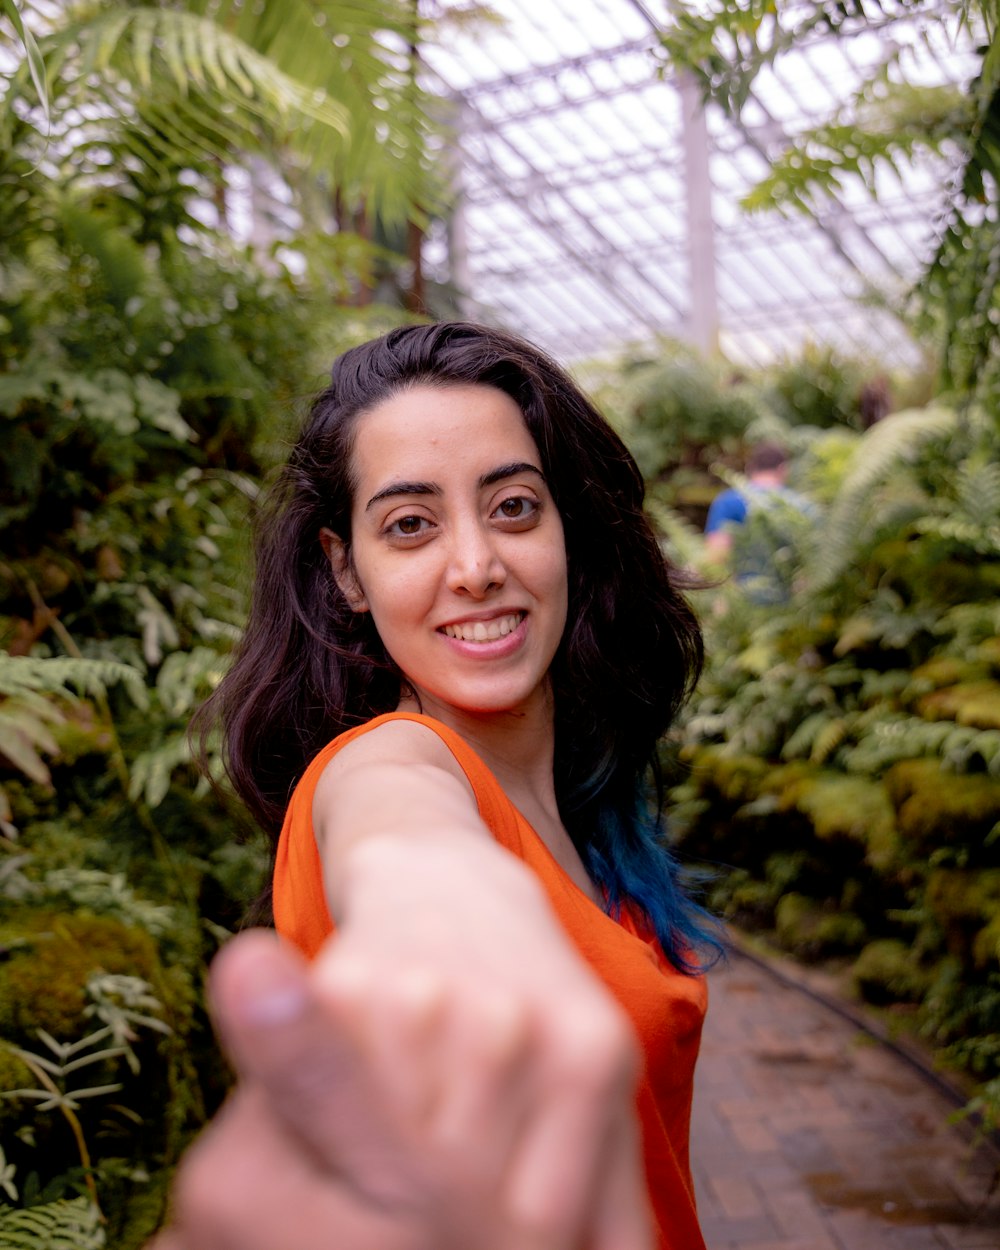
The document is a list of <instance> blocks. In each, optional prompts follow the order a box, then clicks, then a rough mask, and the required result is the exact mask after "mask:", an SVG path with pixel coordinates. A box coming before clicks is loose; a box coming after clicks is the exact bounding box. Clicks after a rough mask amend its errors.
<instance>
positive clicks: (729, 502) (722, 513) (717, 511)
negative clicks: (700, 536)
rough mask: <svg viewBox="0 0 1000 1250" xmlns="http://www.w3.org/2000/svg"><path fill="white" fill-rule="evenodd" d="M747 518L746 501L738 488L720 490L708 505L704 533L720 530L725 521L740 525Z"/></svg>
mask: <svg viewBox="0 0 1000 1250" xmlns="http://www.w3.org/2000/svg"><path fill="white" fill-rule="evenodd" d="M746 519H747V501H746V500H745V499H744V498H743V496H742V495H741V494H740V492H739V491H738V490H733V489H732V488H731V487H730V489H729V490H724V491H722V493H721V494H718V495H716V496H715V498H714V499H713V500H712V502H711V504H710V505H709V509H708V519H707V520H706V521H705V533H706V534H714V533H715V532H716V531H717V530H721V529H722V527H723V526H724V525H725V524H727V522H732V523H733V524H734V525H742V524H743V522H744V521H745V520H746Z"/></svg>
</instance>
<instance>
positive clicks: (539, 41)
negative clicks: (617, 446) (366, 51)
mask: <svg viewBox="0 0 1000 1250" xmlns="http://www.w3.org/2000/svg"><path fill="white" fill-rule="evenodd" d="M658 3H659V6H660V7H661V8H662V9H663V11H664V12H665V9H666V4H665V0H658ZM430 7H431V8H432V11H436V13H437V15H439V16H441V17H443V18H445V19H447V18H448V17H449V16H452V17H454V16H456V13H455V12H454V11H458V10H467V9H468V7H469V6H468V4H467V3H465V2H463V0H434V3H433V4H431V6H430ZM490 8H491V9H492V10H493V11H494V12H495V13H496V14H497V15H498V17H499V19H500V20H499V21H498V22H478V23H477V22H472V23H459V22H455V23H453V29H454V34H453V35H452V36H451V37H450V39H447V41H444V40H443V41H442V42H440V43H438V44H435V45H432V46H430V47H428V48H427V49H426V53H425V60H426V67H427V77H428V84H429V86H430V87H431V88H432V89H433V90H435V91H437V92H439V93H440V94H442V95H444V96H446V97H448V98H449V99H450V100H451V101H452V102H453V105H454V116H455V118H456V123H455V124H456V130H457V148H458V151H457V156H456V158H455V167H456V181H457V184H458V188H457V189H458V192H459V209H458V218H457V219H456V221H455V223H454V224H453V229H452V230H451V232H450V236H449V244H448V247H447V248H445V247H444V246H441V247H440V248H439V249H438V254H437V255H435V254H434V250H433V248H432V249H431V255H430V257H429V260H430V264H431V267H432V268H433V269H434V270H435V271H436V272H437V273H438V275H439V276H441V277H444V278H446V279H448V280H450V281H451V282H452V283H453V284H454V285H456V286H458V287H459V288H460V289H461V290H462V292H463V295H464V299H465V302H466V306H467V310H468V312H469V313H470V315H475V316H478V317H480V318H483V319H486V320H493V321H497V322H500V323H502V324H506V325H508V326H510V327H511V328H513V329H516V330H518V331H520V332H521V333H523V334H526V335H527V336H528V337H529V338H532V339H534V340H535V341H536V342H539V343H541V344H543V345H544V346H546V347H548V348H549V349H550V350H552V351H553V352H555V353H556V354H557V355H559V356H561V357H562V358H564V359H568V360H577V359H582V358H586V357H594V356H600V355H604V354H607V353H611V352H614V351H617V350H619V349H621V348H623V347H626V346H628V345H635V344H643V343H648V342H649V341H651V340H652V339H654V338H655V337H657V336H660V335H663V336H669V337H672V338H679V339H685V340H688V341H690V342H692V343H695V344H696V345H698V346H700V347H702V348H707V349H711V348H713V347H715V346H718V347H720V348H721V349H722V350H723V351H724V352H725V354H726V355H727V356H728V357H730V358H731V359H733V360H734V361H736V362H739V363H744V364H757V363H763V362H766V361H768V360H771V359H774V358H776V357H780V356H784V355H788V354H792V353H794V352H796V351H798V350H800V349H801V348H802V346H803V345H804V344H805V343H807V342H814V343H822V344H828V345H830V346H831V347H834V348H836V349H838V350H840V351H842V352H844V353H848V354H854V355H859V354H860V355H868V356H872V357H875V358H877V359H879V360H881V361H883V362H885V363H887V364H898V363H904V362H911V361H913V360H914V359H915V358H916V356H917V354H918V353H917V350H916V348H915V347H914V344H913V343H912V342H911V340H910V339H909V337H908V335H907V333H906V330H905V328H904V326H903V325H902V323H901V321H900V320H899V318H898V317H897V316H896V315H895V314H894V313H893V311H892V309H893V307H894V306H896V305H897V304H898V301H899V300H900V299H901V298H902V296H903V294H904V293H905V291H906V289H907V287H908V286H909V284H910V283H911V282H912V281H913V279H914V278H915V276H916V275H917V274H918V273H919V271H920V267H921V265H922V263H923V262H924V261H925V260H926V259H927V257H928V256H929V254H930V251H931V249H932V247H933V224H934V221H935V219H936V218H937V217H938V216H939V215H940V211H941V206H942V203H943V198H944V188H945V185H946V181H947V177H948V174H949V173H950V168H949V166H948V163H947V162H946V161H944V160H942V159H939V158H934V159H931V158H928V159H927V160H926V161H925V162H924V163H923V164H922V165H920V166H919V167H915V168H914V169H912V170H907V171H901V172H900V173H899V174H898V175H886V176H884V177H882V179H881V181H880V184H879V187H878V190H879V195H878V199H875V198H874V197H872V196H870V195H869V194H868V193H867V191H865V189H864V188H861V187H858V188H848V189H845V190H844V191H842V192H841V193H840V194H839V195H838V196H837V197H835V198H832V199H830V200H829V201H827V202H826V203H824V204H823V205H822V206H820V207H819V208H818V210H817V212H816V215H815V217H814V218H812V219H809V218H806V217H804V216H786V215H779V214H777V213H766V214H755V215H753V216H750V215H748V214H747V213H745V212H744V211H743V210H742V209H741V207H740V206H739V201H740V199H741V197H742V196H743V195H744V194H745V193H746V192H747V191H748V190H749V189H750V188H751V187H752V186H753V185H754V183H755V182H756V181H758V180H759V179H760V178H761V177H762V176H763V175H764V173H765V172H766V170H767V168H768V157H769V156H771V155H773V154H774V153H776V152H777V151H780V150H781V148H782V147H783V146H784V145H785V144H786V143H787V141H788V138H789V136H793V135H795V134H796V133H798V132H800V131H802V130H804V129H806V128H807V127H809V126H811V125H815V124H817V123H818V122H820V121H821V120H824V119H825V118H826V117H827V116H828V115H829V113H830V112H831V110H832V109H833V108H835V107H836V106H837V105H838V103H842V102H843V101H844V100H845V99H846V98H848V96H849V95H850V94H851V93H852V92H853V90H854V89H855V88H856V87H857V86H858V85H859V84H860V83H861V82H863V81H864V80H865V79H866V78H867V76H868V74H869V71H870V70H871V69H872V67H873V66H874V65H875V64H877V63H878V62H879V61H880V60H881V57H882V55H883V53H884V51H885V43H884V40H885V39H886V38H887V37H888V36H887V34H886V33H885V32H884V31H880V30H879V29H877V28H876V27H872V26H869V27H865V28H861V29H859V30H858V31H857V32H856V33H854V34H852V35H850V36H846V37H843V36H842V37H840V38H838V39H837V40H833V41H826V42H823V41H820V40H816V41H815V42H813V43H811V44H810V45H809V46H808V47H806V48H804V49H803V50H801V51H797V52H795V53H789V54H788V55H787V56H785V57H783V58H782V59H781V60H779V61H778V62H777V64H776V66H775V67H774V68H772V69H770V70H768V71H766V72H765V73H762V74H761V75H760V77H759V78H758V80H757V82H756V84H755V87H754V92H753V94H752V96H751V98H750V99H749V100H748V102H747V104H746V106H745V108H744V109H743V111H742V114H741V116H740V118H739V119H738V120H733V119H732V118H729V117H727V116H725V115H724V114H723V113H722V112H721V111H720V110H718V109H716V108H715V107H714V106H710V107H709V109H708V110H702V109H701V108H700V106H699V103H698V100H697V93H696V92H695V91H694V89H693V86H692V84H690V83H686V82H684V81H679V80H678V79H677V78H676V77H671V76H667V75H660V74H658V72H657V61H656V59H655V56H654V49H655V48H656V46H657V40H656V29H657V12H656V9H655V8H654V6H653V5H652V4H645V3H642V2H641V0H491V3H490ZM444 29H445V30H447V29H448V23H447V20H446V21H445V24H444ZM892 38H893V39H894V40H896V41H897V44H899V43H900V42H901V43H902V44H903V45H904V46H903V51H902V55H903V56H904V57H905V59H906V64H907V72H908V75H909V77H910V79H911V80H914V79H917V80H919V81H924V82H928V83H938V82H955V81H958V82H962V81H963V80H964V79H966V78H967V77H968V76H969V74H970V73H971V65H970V60H969V57H968V56H966V55H963V54H962V53H961V51H959V50H956V48H954V47H940V48H935V47H934V46H933V44H932V43H931V41H930V40H928V39H927V38H926V36H925V33H924V32H920V31H918V30H917V29H915V28H914V29H913V30H912V31H909V32H907V30H906V29H903V30H900V28H899V26H898V25H897V26H894V27H893V28H892Z"/></svg>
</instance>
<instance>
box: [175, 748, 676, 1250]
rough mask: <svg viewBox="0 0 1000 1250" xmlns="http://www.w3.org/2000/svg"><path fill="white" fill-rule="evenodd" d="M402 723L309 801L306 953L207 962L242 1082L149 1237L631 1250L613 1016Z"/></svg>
mask: <svg viewBox="0 0 1000 1250" xmlns="http://www.w3.org/2000/svg"><path fill="white" fill-rule="evenodd" d="M393 728H394V729H395V728H396V726H393ZM415 728H416V729H417V731H418V734H419V739H420V741H418V740H417V739H415V738H414V737H413V736H412V735H411V736H410V737H409V738H407V737H406V736H401V735H395V738H394V739H393V740H390V738H391V736H390V735H385V736H384V739H383V742H382V744H381V749H380V750H375V751H372V750H369V751H367V752H354V758H353V759H351V758H350V757H348V758H345V759H341V757H340V756H338V757H336V758H335V759H334V761H333V764H332V765H331V767H330V768H329V769H328V776H324V779H323V782H321V785H320V787H319V789H318V791H317V796H316V804H315V807H314V815H315V818H316V829H317V840H318V842H319V845H320V847H321V854H322V856H323V859H324V869H325V875H326V878H327V880H328V882H329V894H330V902H331V910H332V912H333V914H334V915H335V917H336V918H337V922H338V934H337V936H336V937H335V938H333V939H332V940H331V941H330V943H329V944H328V945H327V947H326V948H325V949H324V950H323V951H322V952H321V953H320V955H319V957H318V958H317V960H316V961H315V962H314V964H313V965H311V966H310V967H309V968H306V967H304V966H303V965H301V964H300V963H299V962H298V961H297V959H296V958H295V957H293V956H292V954H291V953H290V952H288V951H287V950H284V949H282V948H280V947H271V946H269V947H268V948H267V949H266V950H265V948H264V945H263V943H265V942H267V941H268V939H266V938H263V937H261V936H259V935H246V936H245V937H242V938H238V939H236V940H235V941H234V942H233V943H231V944H230V945H229V947H228V948H227V949H226V951H224V952H223V954H222V956H220V960H219V963H218V966H217V969H216V972H215V975H214V977H213V996H214V1001H215V1004H216V1010H217V1013H218V1018H219V1024H220V1029H221V1032H222V1036H223V1038H224V1040H225V1041H226V1043H227V1045H228V1048H229V1050H230V1052H231V1054H232V1056H233V1059H234V1062H235V1065H236V1068H237V1071H238V1072H239V1074H240V1077H241V1084H240V1086H239V1087H238V1090H237V1092H236V1094H235V1095H234V1097H233V1099H232V1100H231V1101H230V1103H229V1104H228V1106H227V1108H226V1109H225V1110H224V1112H223V1113H222V1115H221V1117H220V1118H219V1119H218V1120H217V1122H216V1123H215V1125H213V1127H212V1128H211V1129H210V1130H209V1131H208V1133H207V1134H206V1135H205V1137H204V1139H203V1141H202V1143H201V1144H200V1145H198V1146H196V1148H195V1150H194V1152H193V1155H192V1157H191V1159H190V1161H189V1162H188V1164H187V1165H186V1167H185V1168H184V1170H183V1173H182V1178H181V1181H180V1183H179V1186H178V1189H177V1200H176V1210H177V1221H178V1223H177V1232H176V1233H174V1234H171V1235H170V1236H172V1237H174V1238H175V1239H176V1240H174V1241H169V1240H168V1241H166V1242H164V1243H162V1244H160V1245H158V1246H157V1250H217V1248H218V1250H228V1247H229V1246H230V1245H232V1246H233V1247H234V1248H235V1247H237V1246H238V1247H239V1248H240V1250H257V1247H260V1250H273V1247H274V1246H275V1245H279V1244H280V1245H281V1247H282V1250H313V1248H314V1247H315V1250H320V1247H322V1248H323V1250H328V1247H329V1246H330V1245H331V1244H332V1245H335V1246H336V1247H337V1250H536V1248H537V1250H542V1248H543V1247H544V1250H649V1246H650V1245H651V1240H650V1233H649V1225H648V1213H647V1199H646V1195H645V1183H644V1177H643V1168H642V1164H641V1159H640V1154H639V1148H638V1141H637V1136H638V1134H637V1126H636V1122H635V1115H634V1102H633V1100H634V1082H635V1075H636V1070H637V1056H636V1047H635V1042H634V1039H633V1037H632V1034H631V1029H630V1027H629V1025H628V1023H627V1021H626V1020H625V1018H624V1016H623V1014H622V1012H621V1010H620V1008H619V1007H618V1006H617V1004H616V1003H615V1002H614V1001H613V1000H612V999H611V997H610V995H609V994H608V992H607V991H606V989H605V988H604V987H603V985H601V984H600V983H599V982H598V981H597V979H596V978H595V977H594V975H593V974H592V973H591V972H590V970H589V969H588V968H587V967H586V966H585V965H584V963H583V962H582V960H581V959H580V957H579V955H578V954H577V952H576V951H575V949H574V948H573V947H572V946H571V945H570V943H569V941H568V939H567V938H566V936H565V934H564V933H563V931H562V929H561V928H560V926H559V924H558V922H557V921H556V919H555V917H554V915H553V913H552V911H551V909H550V907H549V904H548V902H547V900H546V898H545V897H544V895H543V893H542V890H541V888H540V886H539V885H538V883H537V882H536V881H535V879H534V878H533V876H532V875H531V874H530V873H529V872H528V871H527V870H526V869H525V868H524V867H523V865H521V864H520V863H518V862H517V861H516V860H514V859H513V858H512V857H511V856H509V855H508V854H506V853H505V852H503V851H502V850H500V849H499V848H498V847H497V846H496V844H495V843H494V842H493V841H492V839H491V838H490V836H489V834H488V832H487V831H486V830H485V829H484V828H483V826H482V825H481V822H480V821H479V817H478V813H477V811H476V808H475V803H474V801H473V799H472V796H471V793H470V792H469V790H468V787H467V783H465V781H464V777H462V776H461V775H460V774H459V773H458V769H457V765H454V766H453V761H452V758H451V756H450V753H448V752H447V750H446V748H444V747H443V746H441V748H440V749H441V751H442V752H443V753H444V754H443V755H439V754H437V751H438V747H437V746H436V745H435V744H436V743H439V741H440V740H439V739H437V738H436V737H435V736H434V735H432V734H430V732H429V731H427V730H424V729H421V728H420V727H419V726H417V727H415ZM379 732H381V731H379ZM375 736H376V735H375V734H372V735H366V736H365V738H362V739H359V740H357V743H355V744H351V745H352V747H353V746H355V745H360V744H361V743H364V742H365V739H366V738H375ZM423 740H427V741H425V742H424V744H423V745H420V742H421V741H423ZM397 750H399V751H402V752H403V754H402V756H401V757H397V755H396V751H397ZM414 751H416V758H414ZM346 754H347V749H345V751H344V752H343V753H342V755H344V756H346ZM445 757H447V758H445ZM338 761H339V763H338ZM333 765H336V767H333ZM269 1174H270V1176H271V1179H270V1180H268V1179H267V1176H268V1175H269ZM279 1182H280V1183H279ZM276 1208H277V1209H276Z"/></svg>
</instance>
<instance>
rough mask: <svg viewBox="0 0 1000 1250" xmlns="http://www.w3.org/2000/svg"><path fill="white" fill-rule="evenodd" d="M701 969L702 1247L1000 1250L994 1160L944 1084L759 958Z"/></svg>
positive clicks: (698, 1168) (696, 1165)
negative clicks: (956, 1117)
mask: <svg viewBox="0 0 1000 1250" xmlns="http://www.w3.org/2000/svg"><path fill="white" fill-rule="evenodd" d="M709 975H710V982H709V993H710V1000H711V1001H710V1006H709V1015H708V1021H707V1024H706V1028H705V1037H704V1042H703V1046H702V1056H701V1060H700V1063H699V1070H698V1076H697V1078H696V1082H695V1106H694V1121H693V1124H692V1165H693V1169H694V1175H695V1185H696V1188H697V1191H698V1207H699V1211H700V1213H701V1221H702V1227H703V1229H704V1232H705V1240H706V1242H707V1244H708V1247H709V1250H1000V1185H998V1184H997V1180H998V1177H1000V1153H998V1152H996V1151H995V1150H994V1149H993V1148H992V1147H991V1146H989V1145H984V1144H980V1145H979V1146H978V1147H976V1146H975V1145H973V1144H972V1143H971V1141H970V1136H969V1134H968V1132H966V1131H963V1130H960V1129H959V1128H957V1127H956V1126H954V1125H953V1124H950V1123H949V1116H951V1115H952V1113H953V1111H954V1104H953V1103H952V1102H950V1101H949V1100H948V1099H947V1098H946V1097H945V1096H944V1094H943V1093H941V1092H940V1091H939V1090H938V1089H936V1088H935V1087H934V1086H933V1085H932V1084H930V1083H929V1082H928V1081H927V1080H926V1079H925V1078H924V1077H922V1076H921V1075H920V1074H919V1073H918V1072H916V1071H915V1070H914V1069H913V1068H912V1067H911V1066H910V1065H909V1064H908V1063H907V1062H906V1061H905V1059H903V1058H902V1057H900V1056H899V1055H898V1054H896V1053H895V1052H894V1051H892V1050H891V1049H889V1048H887V1047H885V1046H882V1045H881V1044H880V1043H878V1042H876V1041H874V1040H872V1039H871V1038H870V1037H868V1036H867V1035H866V1034H864V1033H863V1032H862V1031H861V1030H859V1029H858V1028H857V1026H856V1025H854V1024H853V1023H851V1022H850V1021H849V1020H845V1019H843V1018H842V1017H841V1016H840V1015H838V1014H837V1013H835V1012H833V1011H832V1010H831V1009H830V1008H829V1007H827V1006H825V1005H824V1004H823V1003H820V1002H817V1001H816V1000H815V999H813V998H811V997H809V996H808V995H806V994H803V993H802V992H801V991H800V990H798V989H796V988H794V987H792V986H789V985H788V984H786V983H784V982H783V981H782V980H780V979H777V978H776V977H774V976H773V975H772V973H771V972H770V971H769V970H768V969H767V968H766V967H765V966H761V965H760V964H759V963H757V962H756V961H750V960H748V959H747V958H746V957H744V956H742V955H740V954H738V953H737V954H734V955H733V956H732V957H731V959H730V962H729V965H728V967H726V968H724V969H720V970H716V971H713V972H712V973H710V974H709Z"/></svg>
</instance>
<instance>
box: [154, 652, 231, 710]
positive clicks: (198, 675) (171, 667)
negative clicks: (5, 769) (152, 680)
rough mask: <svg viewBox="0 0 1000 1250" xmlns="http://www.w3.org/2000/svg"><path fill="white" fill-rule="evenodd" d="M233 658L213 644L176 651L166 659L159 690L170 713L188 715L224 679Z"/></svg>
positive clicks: (159, 674) (157, 686)
mask: <svg viewBox="0 0 1000 1250" xmlns="http://www.w3.org/2000/svg"><path fill="white" fill-rule="evenodd" d="M228 664H229V661H228V660H227V659H226V657H225V656H223V655H220V654H219V652H218V651H213V650H212V649H211V648H210V647H194V648H192V649H191V650H190V651H174V652H172V653H171V654H170V655H168V656H167V658H166V659H165V660H164V661H163V664H162V665H161V667H160V671H159V673H158V674H157V677H156V691H157V694H158V695H159V697H160V702H161V703H162V704H163V707H164V709H165V710H166V712H167V713H168V714H169V715H170V716H186V715H188V713H190V712H191V711H192V710H193V708H194V707H195V705H196V704H197V703H199V702H200V701H201V700H202V699H204V698H205V697H206V696H207V695H208V694H210V693H211V692H212V691H213V690H214V689H215V687H216V686H217V685H218V684H219V682H220V681H221V680H222V677H223V675H224V674H225V671H226V669H227V667H228Z"/></svg>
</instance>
